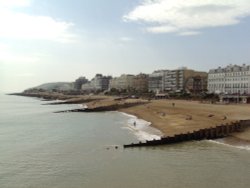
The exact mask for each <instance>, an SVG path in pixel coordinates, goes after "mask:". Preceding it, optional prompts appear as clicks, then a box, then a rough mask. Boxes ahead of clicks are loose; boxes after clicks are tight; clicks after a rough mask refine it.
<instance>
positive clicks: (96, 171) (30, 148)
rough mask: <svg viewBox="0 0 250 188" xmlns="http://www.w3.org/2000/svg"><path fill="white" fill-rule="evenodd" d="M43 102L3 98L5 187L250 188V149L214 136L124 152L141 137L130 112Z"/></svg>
mask: <svg viewBox="0 0 250 188" xmlns="http://www.w3.org/2000/svg"><path fill="white" fill-rule="evenodd" d="M43 103H46V102H42V101H40V100H38V99H34V98H26V97H18V96H6V95H0V188H90V187H91V188H117V187H119V188H123V187H124V188H127V187H131V188H179V187H192V188H200V187H203V188H211V187H214V188H217V187H218V188H224V187H225V188H236V187H237V188H246V187H249V186H250V185H249V184H250V182H249V177H250V151H249V150H244V149H238V148H234V147H227V146H224V145H221V144H216V143H213V142H209V141H201V142H188V143H183V144H176V145H171V146H161V147H149V148H134V149H126V150H124V149H122V147H121V146H122V145H123V144H127V143H131V142H135V141H137V140H136V137H135V136H134V135H133V134H132V133H131V132H130V131H128V130H127V129H124V127H126V126H127V123H128V121H129V117H127V116H125V115H123V114H121V113H118V112H110V113H91V114H85V113H61V114H56V113H53V112H54V111H58V110H65V109H70V108H77V106H76V105H60V106H49V105H41V104H43ZM115 145H119V149H117V150H116V149H115V148H114V146H115ZM107 148H109V149H107Z"/></svg>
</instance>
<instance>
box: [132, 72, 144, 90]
mask: <svg viewBox="0 0 250 188" xmlns="http://www.w3.org/2000/svg"><path fill="white" fill-rule="evenodd" d="M133 87H134V89H135V91H137V92H147V91H148V75H147V74H143V73H141V74H138V75H136V76H135V77H134V85H133Z"/></svg>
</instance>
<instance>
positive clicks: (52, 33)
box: [0, 0, 74, 42]
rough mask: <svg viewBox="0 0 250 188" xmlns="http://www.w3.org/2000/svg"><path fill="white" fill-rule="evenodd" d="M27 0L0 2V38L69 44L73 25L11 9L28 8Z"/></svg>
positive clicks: (2, 0)
mask: <svg viewBox="0 0 250 188" xmlns="http://www.w3.org/2000/svg"><path fill="white" fill-rule="evenodd" d="M30 5H31V2H30V1H29V0H8V1H6V0H0V28H1V29H0V38H10V39H41V40H51V41H60V42H69V41H71V40H73V39H74V35H73V34H71V33H70V32H69V30H70V28H71V27H72V26H73V25H74V24H73V23H70V22H65V21H59V20H56V19H54V18H52V17H49V16H33V15H29V14H26V13H22V12H17V11H14V10H13V7H24V6H30Z"/></svg>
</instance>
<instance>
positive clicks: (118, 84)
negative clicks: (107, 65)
mask: <svg viewBox="0 0 250 188" xmlns="http://www.w3.org/2000/svg"><path fill="white" fill-rule="evenodd" d="M134 78H135V76H134V75H130V74H122V75H121V76H120V77H116V78H113V79H111V80H110V85H109V89H118V90H127V91H129V90H131V89H134Z"/></svg>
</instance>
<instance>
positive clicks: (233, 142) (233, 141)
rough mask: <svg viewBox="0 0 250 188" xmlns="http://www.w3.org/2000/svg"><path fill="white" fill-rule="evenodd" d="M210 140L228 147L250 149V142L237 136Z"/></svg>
mask: <svg viewBox="0 0 250 188" xmlns="http://www.w3.org/2000/svg"><path fill="white" fill-rule="evenodd" d="M208 141H209V142H212V143H215V144H220V145H224V146H227V147H233V148H237V149H243V150H248V151H250V143H249V142H246V141H243V140H239V139H237V138H232V137H230V138H223V139H217V140H208Z"/></svg>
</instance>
